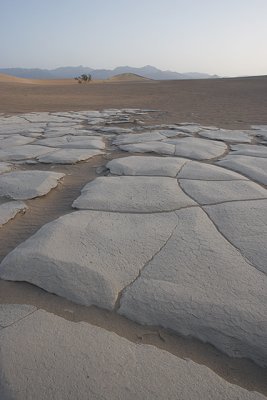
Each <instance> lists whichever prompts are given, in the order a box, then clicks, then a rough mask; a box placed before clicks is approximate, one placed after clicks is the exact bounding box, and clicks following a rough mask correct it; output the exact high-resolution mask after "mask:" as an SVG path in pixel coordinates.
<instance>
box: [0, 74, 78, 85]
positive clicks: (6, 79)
mask: <svg viewBox="0 0 267 400" xmlns="http://www.w3.org/2000/svg"><path fill="white" fill-rule="evenodd" d="M0 83H16V84H17V83H21V84H26V85H28V84H30V85H44V86H46V85H60V84H61V85H66V84H75V83H76V82H75V81H74V80H72V79H49V80H48V79H26V78H18V77H16V76H11V75H6V74H0Z"/></svg>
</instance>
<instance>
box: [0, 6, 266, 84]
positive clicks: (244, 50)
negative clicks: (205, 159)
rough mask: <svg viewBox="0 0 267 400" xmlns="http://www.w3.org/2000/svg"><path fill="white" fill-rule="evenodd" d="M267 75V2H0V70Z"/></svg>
mask: <svg viewBox="0 0 267 400" xmlns="http://www.w3.org/2000/svg"><path fill="white" fill-rule="evenodd" d="M77 65H83V66H88V67H91V68H108V69H109V68H115V67H117V66H121V65H130V66H133V67H142V66H144V65H153V66H155V67H157V68H160V69H163V70H172V71H177V72H195V71H197V72H206V73H210V74H217V75H220V76H243V75H266V74H267V0H0V68H8V67H24V68H35V67H36V68H48V69H52V68H56V67H59V66H77Z"/></svg>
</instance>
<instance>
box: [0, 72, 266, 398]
mask: <svg viewBox="0 0 267 400" xmlns="http://www.w3.org/2000/svg"><path fill="white" fill-rule="evenodd" d="M105 108H140V109H156V110H159V111H158V112H157V113H153V114H150V115H149V116H148V118H147V119H146V120H145V123H146V124H148V125H149V124H157V123H161V124H164V123H167V124H172V123H181V122H185V121H188V122H196V123H200V124H203V125H215V126H218V127H220V128H229V129H247V128H250V126H251V125H252V124H259V125H261V124H267V113H266V110H267V76H266V77H252V78H236V79H214V80H196V81H194V80H192V81H165V82H164V81H150V80H136V81H127V80H126V81H124V80H119V81H116V80H114V79H113V80H111V81H102V82H100V81H99V82H92V83H90V84H81V85H79V84H77V83H76V82H75V81H74V80H62V81H33V80H23V79H19V78H10V77H5V76H0V114H2V115H17V114H22V113H26V112H34V111H36V112H37V111H38V112H41V111H49V112H55V111H81V110H102V109H105ZM121 156H125V153H123V152H114V153H113V156H112V158H117V157H121ZM107 161H108V158H107V157H106V156H98V157H95V158H94V159H93V160H90V161H89V162H85V163H78V164H76V165H73V166H56V167H54V166H42V167H41V168H44V169H46V170H48V169H50V168H52V169H53V171H58V172H64V173H66V174H67V177H66V179H65V180H64V183H63V184H62V185H60V186H59V187H58V188H56V189H55V190H54V191H51V192H50V193H49V194H47V195H46V196H43V197H41V198H37V199H35V200H30V202H31V203H32V204H31V207H30V209H31V211H30V212H29V213H28V214H27V218H25V217H24V216H21V215H18V216H17V217H16V219H15V220H13V221H11V222H10V223H9V224H7V225H6V226H5V229H2V230H1V231H0V240H1V248H0V250H1V251H0V258H1V260H2V259H3V257H4V256H5V255H6V254H7V253H8V252H9V251H10V250H12V249H13V248H14V247H16V246H17V244H19V243H21V242H22V241H24V240H25V239H26V238H27V237H29V236H31V235H32V234H33V233H34V232H36V230H38V229H39V228H40V227H41V226H42V225H43V224H44V223H46V222H49V221H51V220H53V219H55V218H57V217H58V216H60V215H63V214H65V213H68V212H71V210H72V208H71V204H72V201H73V199H75V198H76V197H77V196H78V194H79V191H80V189H81V188H82V187H83V186H84V184H85V183H87V182H89V181H90V180H93V179H94V178H95V177H96V176H99V174H97V172H96V170H97V168H99V167H101V166H103V165H105V164H106V162H107ZM23 168H27V169H31V168H33V169H34V168H35V167H30V166H27V167H23ZM44 209H45V213H42V210H44ZM11 302H14V303H21V304H31V305H34V306H37V307H38V308H41V309H44V310H47V311H49V312H52V313H54V314H56V315H59V316H62V317H63V318H65V319H68V320H71V321H87V322H90V323H91V324H93V325H96V326H100V327H103V328H104V329H107V330H110V331H113V332H116V333H117V334H118V335H120V336H123V337H125V338H127V339H128V340H130V341H132V342H135V343H148V344H152V345H155V346H156V347H159V348H162V349H165V350H167V351H169V352H170V353H172V354H175V355H177V356H178V357H182V358H183V357H185V358H191V359H192V360H194V361H196V362H197V363H199V364H204V365H206V366H208V367H209V368H211V369H212V370H213V371H215V372H216V373H217V374H218V375H220V376H222V377H223V378H224V379H225V380H227V381H228V382H231V383H235V384H237V385H240V386H242V387H244V388H246V389H248V390H256V391H258V392H261V393H263V394H265V395H267V383H266V382H267V380H266V370H265V369H263V368H260V367H258V366H256V365H255V364H254V363H253V362H251V361H249V360H245V359H241V360H240V359H233V358H230V357H228V356H226V355H224V354H222V353H221V352H219V351H218V350H216V349H215V348H214V347H213V346H211V345H208V344H203V343H201V342H199V341H198V340H195V339H189V338H183V337H181V336H178V335H173V334H172V333H171V332H168V331H166V330H164V329H159V328H158V327H149V328H146V327H143V326H141V325H138V324H136V323H134V322H131V321H129V320H127V319H126V318H124V317H122V316H119V315H116V314H115V313H113V312H108V311H104V310H100V309H98V308H97V307H89V308H88V307H84V306H79V305H76V304H74V303H72V302H70V301H68V300H64V299H62V298H59V297H57V296H55V295H53V294H49V293H46V292H45V291H43V290H42V289H39V288H37V287H35V286H33V285H30V284H27V283H14V282H12V283H11V282H6V281H2V280H0V303H2V304H4V303H11Z"/></svg>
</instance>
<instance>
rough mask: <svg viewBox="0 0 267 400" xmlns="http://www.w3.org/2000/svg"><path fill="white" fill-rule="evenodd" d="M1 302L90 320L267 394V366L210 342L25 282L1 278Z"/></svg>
mask: <svg viewBox="0 0 267 400" xmlns="http://www.w3.org/2000/svg"><path fill="white" fill-rule="evenodd" d="M0 304H29V305H33V306H35V307H37V309H42V310H45V311H47V312H50V313H53V314H55V315H58V316H60V317H62V318H64V319H66V320H68V321H72V322H80V321H84V322H88V323H90V324H92V325H95V326H98V327H101V328H103V329H105V330H107V331H111V332H114V333H116V334H117V335H119V336H121V337H124V338H126V339H128V340H129V341H131V342H133V343H137V344H138V343H142V344H149V345H153V346H156V347H158V348H160V349H162V350H165V351H168V352H169V353H172V354H174V355H175V356H177V357H179V358H184V359H185V358H189V359H191V360H193V361H194V362H196V363H198V364H202V365H205V366H207V367H208V368H210V369H212V370H213V371H214V372H215V373H216V374H217V375H219V376H221V377H222V378H223V379H225V380H226V381H228V382H230V383H233V384H235V385H238V386H241V387H243V388H245V389H247V390H251V391H257V392H260V393H262V394H264V395H267V380H266V372H267V370H266V369H265V368H261V367H259V366H257V365H256V364H254V363H253V362H252V361H250V360H246V359H238V358H232V357H229V356H227V355H225V354H223V353H221V352H220V351H218V350H217V349H216V348H215V347H213V346H212V345H210V344H208V343H202V342H200V341H199V340H197V339H194V338H191V337H182V336H180V335H178V334H174V333H172V332H170V331H168V330H166V329H162V328H159V327H153V326H142V325H139V324H137V323H135V322H133V321H130V320H128V319H127V318H125V317H123V316H121V315H119V314H116V313H115V312H111V311H107V310H103V309H100V308H97V307H95V306H91V307H86V306H82V305H78V304H75V303H73V302H71V301H69V300H66V299H64V298H62V297H59V296H57V295H54V294H51V293H48V292H46V291H44V290H43V289H40V288H39V287H37V286H34V285H31V284H29V283H26V282H8V281H3V280H0Z"/></svg>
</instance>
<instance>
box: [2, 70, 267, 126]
mask: <svg viewBox="0 0 267 400" xmlns="http://www.w3.org/2000/svg"><path fill="white" fill-rule="evenodd" d="M28 82H29V81H26V82H24V81H23V79H19V78H12V77H11V78H9V77H8V78H6V76H4V77H3V75H2V77H1V78H0V93H1V96H0V112H2V113H9V114H18V113H25V112H32V111H70V110H73V111H79V110H91V109H92V110H99V109H103V108H113V107H115V108H150V109H151V108H153V109H158V110H160V111H163V113H162V114H161V115H160V117H159V119H158V121H159V123H175V122H186V121H189V122H190V121H191V122H192V121H193V122H198V123H201V124H208V125H215V126H219V127H221V128H236V129H238V128H242V129H243V128H249V126H250V124H265V123H266V108H267V77H266V76H264V77H252V78H234V79H210V80H188V81H151V80H143V81H141V82H140V81H138V82H136V81H134V82H131V81H130V82H129V81H120V82H116V81H106V82H97V81H95V82H94V81H92V82H91V83H90V84H89V85H86V84H84V85H79V84H77V82H76V81H75V80H52V81H35V80H31V81H30V84H29V83H28Z"/></svg>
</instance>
